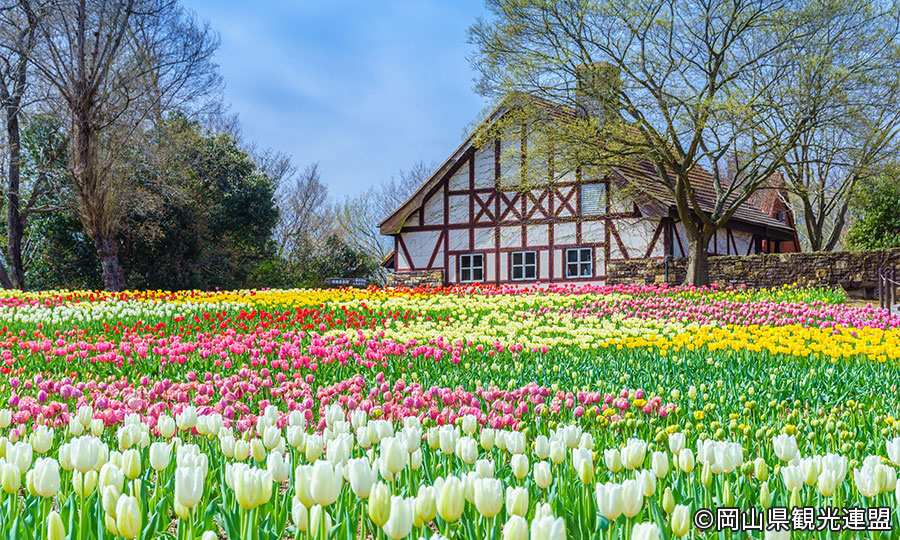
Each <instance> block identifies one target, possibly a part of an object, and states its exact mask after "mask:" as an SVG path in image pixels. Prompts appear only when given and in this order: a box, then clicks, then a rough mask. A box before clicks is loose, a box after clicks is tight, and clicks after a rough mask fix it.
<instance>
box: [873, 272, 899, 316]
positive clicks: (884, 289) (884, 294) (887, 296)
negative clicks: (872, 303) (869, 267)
mask: <svg viewBox="0 0 900 540" xmlns="http://www.w3.org/2000/svg"><path fill="white" fill-rule="evenodd" d="M898 286H900V282H898V281H897V268H896V267H891V268H882V269H880V270H878V306H879V307H880V308H881V309H891V307H892V306H894V305H895V304H897V303H898V302H900V300H898V298H897V287H898Z"/></svg>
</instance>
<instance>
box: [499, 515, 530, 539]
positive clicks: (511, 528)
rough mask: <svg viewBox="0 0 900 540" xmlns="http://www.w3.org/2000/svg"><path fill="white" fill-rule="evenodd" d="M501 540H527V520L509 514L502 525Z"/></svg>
mask: <svg viewBox="0 0 900 540" xmlns="http://www.w3.org/2000/svg"><path fill="white" fill-rule="evenodd" d="M503 540H528V522H527V521H525V518H524V517H522V516H519V515H514V516H510V518H509V520H508V521H507V522H506V523H505V524H504V525H503Z"/></svg>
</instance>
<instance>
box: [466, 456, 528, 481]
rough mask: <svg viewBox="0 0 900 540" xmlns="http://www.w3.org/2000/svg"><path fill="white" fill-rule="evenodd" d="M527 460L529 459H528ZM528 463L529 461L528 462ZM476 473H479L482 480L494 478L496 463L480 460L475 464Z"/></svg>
mask: <svg viewBox="0 0 900 540" xmlns="http://www.w3.org/2000/svg"><path fill="white" fill-rule="evenodd" d="M526 459H527V458H526ZM513 461H515V456H513ZM526 463H527V461H526ZM513 469H514V474H515V467H514V466H513ZM475 471H476V472H477V473H478V476H480V477H482V478H493V477H494V462H493V461H490V460H488V459H479V460H478V461H476V462H475Z"/></svg>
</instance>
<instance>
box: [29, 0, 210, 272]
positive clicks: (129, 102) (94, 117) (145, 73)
mask: <svg viewBox="0 0 900 540" xmlns="http://www.w3.org/2000/svg"><path fill="white" fill-rule="evenodd" d="M20 5H21V6H22V8H23V9H24V10H25V11H26V13H27V16H28V18H29V22H30V24H31V26H33V27H34V29H35V38H36V39H35V47H34V51H33V54H32V56H31V58H30V62H31V64H32V65H33V66H34V68H35V71H36V72H37V73H38V74H39V76H40V77H42V78H43V79H44V80H46V81H47V84H48V85H49V86H51V87H52V88H53V90H54V92H55V95H56V97H58V99H59V101H60V103H61V109H63V110H65V112H66V116H67V120H68V123H69V168H70V172H71V176H72V181H73V184H74V188H75V193H76V196H77V198H78V203H79V214H80V217H81V221H82V223H83V225H84V227H85V230H86V231H87V233H88V234H89V235H90V236H91V238H92V240H93V242H94V246H95V248H96V250H97V255H98V257H99V259H100V264H101V267H102V275H103V283H104V286H105V287H106V288H107V289H108V290H121V289H122V288H123V287H124V285H125V281H124V273H123V271H122V267H121V265H120V263H119V258H118V251H119V245H118V240H117V238H116V233H117V228H118V223H119V218H120V216H121V213H122V212H121V210H122V208H121V204H120V197H119V190H120V189H121V185H122V183H121V176H122V175H121V174H120V171H118V170H117V168H118V167H119V166H120V165H121V164H120V160H119V158H120V157H121V155H122V153H123V152H124V151H125V149H126V148H127V146H128V144H129V143H130V142H131V141H132V139H133V137H134V136H135V134H136V133H137V132H139V128H140V127H141V126H142V125H143V124H144V123H145V122H147V121H150V120H154V119H158V118H160V117H162V115H164V114H166V113H167V112H169V111H172V110H175V109H181V108H187V107H189V106H191V105H195V104H197V103H202V100H203V99H204V98H205V97H207V96H210V95H212V94H214V93H215V92H216V91H218V89H219V88H220V87H221V80H220V78H219V75H218V73H217V70H216V65H215V64H214V63H213V60H212V55H213V52H214V51H215V49H216V48H217V46H218V39H217V37H216V36H215V34H214V33H213V32H212V31H211V30H210V29H209V27H208V25H205V24H200V23H198V22H197V21H196V19H195V17H194V16H193V15H192V14H189V13H187V12H185V11H184V10H183V9H181V8H180V7H179V6H178V4H177V3H176V2H174V1H170V0H20Z"/></svg>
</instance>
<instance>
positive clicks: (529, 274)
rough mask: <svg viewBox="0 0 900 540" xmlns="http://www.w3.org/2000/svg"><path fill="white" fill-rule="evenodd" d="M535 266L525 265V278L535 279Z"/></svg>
mask: <svg viewBox="0 0 900 540" xmlns="http://www.w3.org/2000/svg"><path fill="white" fill-rule="evenodd" d="M535 275H536V273H535V267H534V266H526V267H525V279H534V278H535Z"/></svg>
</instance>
